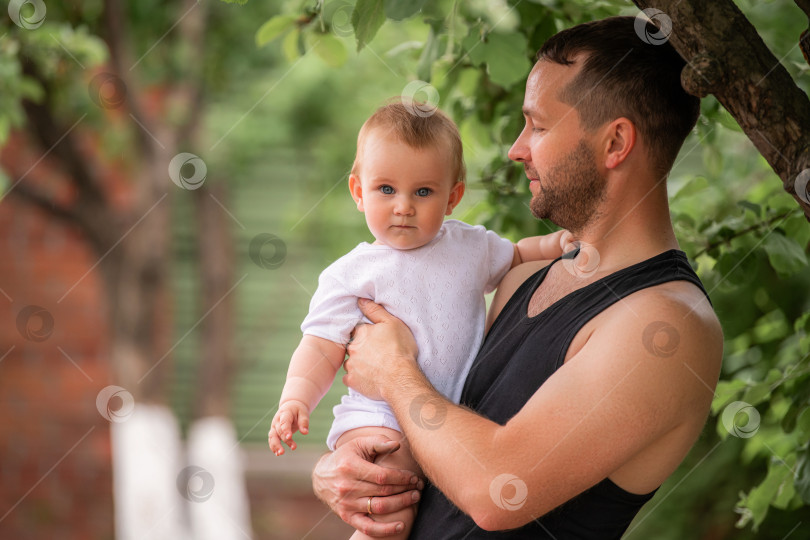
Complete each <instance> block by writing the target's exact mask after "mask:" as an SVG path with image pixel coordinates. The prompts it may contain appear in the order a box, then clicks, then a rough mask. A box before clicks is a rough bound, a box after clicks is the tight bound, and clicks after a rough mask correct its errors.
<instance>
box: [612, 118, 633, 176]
mask: <svg viewBox="0 0 810 540" xmlns="http://www.w3.org/2000/svg"><path fill="white" fill-rule="evenodd" d="M635 147H636V126H635V124H633V122H631V121H630V120H628V119H627V118H624V117H621V118H617V119H616V120H614V121H613V122H611V123H610V124H608V126H607V130H606V132H605V139H604V148H605V161H604V163H605V167H607V168H608V169H615V168H616V167H618V166H619V165H621V164H622V163H624V161H625V160H626V159H627V156H629V155H630V152H631V151H632V150H633V148H635Z"/></svg>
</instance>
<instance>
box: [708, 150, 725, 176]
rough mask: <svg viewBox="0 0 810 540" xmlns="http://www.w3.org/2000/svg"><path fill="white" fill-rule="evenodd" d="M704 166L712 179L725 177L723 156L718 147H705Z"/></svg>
mask: <svg viewBox="0 0 810 540" xmlns="http://www.w3.org/2000/svg"><path fill="white" fill-rule="evenodd" d="M703 164H704V165H705V166H706V170H707V171H709V175H710V176H711V177H712V178H717V177H719V176H722V175H723V154H722V153H721V152H720V149H719V148H717V146H714V145H711V146H708V145H707V146H704V147H703Z"/></svg>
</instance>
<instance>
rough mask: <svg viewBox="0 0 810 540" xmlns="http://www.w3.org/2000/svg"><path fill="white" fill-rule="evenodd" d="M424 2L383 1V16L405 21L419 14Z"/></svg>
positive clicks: (424, 0) (409, 0) (417, 0)
mask: <svg viewBox="0 0 810 540" xmlns="http://www.w3.org/2000/svg"><path fill="white" fill-rule="evenodd" d="M426 1H427V0H385V16H386V17H388V18H389V19H393V20H395V21H401V20H402V19H407V18H408V17H411V16H412V15H416V14H417V13H419V11H420V10H421V9H422V7H423V6H424V5H425V2H426ZM423 80H426V79H423Z"/></svg>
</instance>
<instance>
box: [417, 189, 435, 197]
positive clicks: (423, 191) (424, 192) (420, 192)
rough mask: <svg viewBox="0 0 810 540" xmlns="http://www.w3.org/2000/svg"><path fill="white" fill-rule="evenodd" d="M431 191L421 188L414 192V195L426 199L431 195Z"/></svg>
mask: <svg viewBox="0 0 810 540" xmlns="http://www.w3.org/2000/svg"><path fill="white" fill-rule="evenodd" d="M432 191H433V190H431V189H430V188H426V187H423V188H419V189H417V190H416V195H418V196H419V197H427V196H428V195H430V194H431V193H432Z"/></svg>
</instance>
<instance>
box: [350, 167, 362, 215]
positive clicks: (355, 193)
mask: <svg viewBox="0 0 810 540" xmlns="http://www.w3.org/2000/svg"><path fill="white" fill-rule="evenodd" d="M349 191H350V192H351V194H352V199H354V202H356V203H357V209H358V210H360V211H361V212H362V211H363V185H362V184H361V183H360V177H358V176H357V175H356V174H350V175H349Z"/></svg>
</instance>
